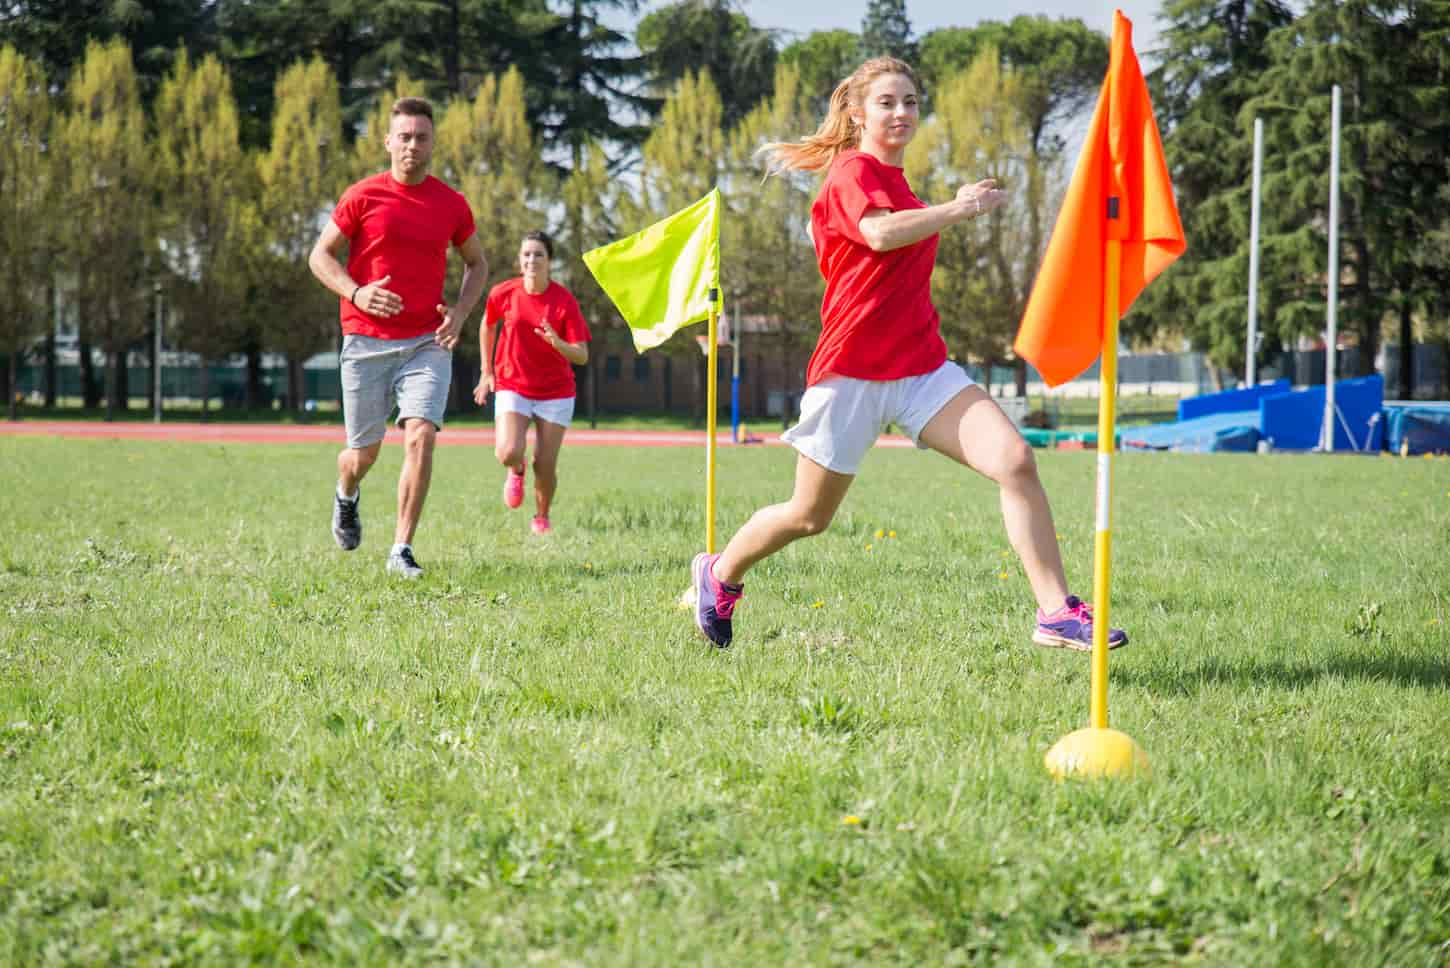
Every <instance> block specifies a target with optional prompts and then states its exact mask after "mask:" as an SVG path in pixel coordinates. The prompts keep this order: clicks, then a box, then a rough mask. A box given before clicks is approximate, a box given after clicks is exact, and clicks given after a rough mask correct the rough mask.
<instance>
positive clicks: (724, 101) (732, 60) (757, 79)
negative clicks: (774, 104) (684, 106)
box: [635, 0, 776, 129]
mask: <svg viewBox="0 0 1450 968" xmlns="http://www.w3.org/2000/svg"><path fill="white" fill-rule="evenodd" d="M635 41H636V43H637V44H638V45H639V49H640V50H641V51H642V52H643V53H644V59H645V65H646V69H647V71H648V80H649V86H650V88H651V90H653V91H655V92H657V93H662V92H665V91H668V90H669V89H670V88H672V87H673V86H674V84H675V82H676V81H678V80H679V79H680V78H682V77H684V76H685V73H686V72H687V71H696V72H708V73H709V74H710V79H711V80H713V81H714V82H715V87H716V89H717V90H719V92H720V102H721V105H722V107H723V109H724V124H725V127H726V128H727V129H729V128H733V127H735V125H736V124H737V123H738V122H739V120H740V119H741V118H742V117H744V116H745V113H746V112H747V111H749V110H750V109H751V108H753V107H754V106H755V105H756V104H757V103H759V102H760V100H761V99H762V98H764V97H766V96H768V95H769V94H770V85H771V81H772V79H773V78H774V74H775V59H776V46H775V38H774V37H773V36H772V34H771V32H770V31H769V30H765V29H762V28H760V27H756V26H755V25H754V24H752V23H751V22H750V19H749V18H748V17H746V16H745V14H743V13H740V12H739V11H737V10H734V9H732V5H731V2H730V0H678V2H676V3H672V4H669V5H667V6H664V7H661V8H660V9H658V10H656V11H654V12H653V13H651V14H650V15H649V16H647V17H645V18H644V20H642V21H640V24H639V29H638V30H637V31H636V33H635Z"/></svg>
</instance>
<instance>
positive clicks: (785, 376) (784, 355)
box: [780, 333, 790, 430]
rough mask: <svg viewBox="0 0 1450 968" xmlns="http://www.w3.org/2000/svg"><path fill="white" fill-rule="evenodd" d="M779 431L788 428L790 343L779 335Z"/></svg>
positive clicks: (782, 334) (783, 335)
mask: <svg viewBox="0 0 1450 968" xmlns="http://www.w3.org/2000/svg"><path fill="white" fill-rule="evenodd" d="M780 383H781V391H780V429H781V430H786V429H788V428H789V427H790V343H789V342H787V340H786V336H785V334H784V333H781V334H780Z"/></svg>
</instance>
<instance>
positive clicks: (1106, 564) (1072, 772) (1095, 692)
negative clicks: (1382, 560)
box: [1045, 199, 1148, 778]
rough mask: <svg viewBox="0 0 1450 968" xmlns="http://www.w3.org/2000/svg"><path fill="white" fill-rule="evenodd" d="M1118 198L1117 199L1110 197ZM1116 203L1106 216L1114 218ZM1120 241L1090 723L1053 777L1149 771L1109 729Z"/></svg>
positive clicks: (1065, 745)
mask: <svg viewBox="0 0 1450 968" xmlns="http://www.w3.org/2000/svg"><path fill="white" fill-rule="evenodd" d="M1112 201H1113V202H1114V203H1116V201H1117V199H1113V200H1112ZM1116 207H1117V206H1116V204H1113V205H1112V206H1110V209H1109V211H1110V212H1111V213H1112V214H1110V215H1109V217H1110V218H1115V217H1116ZM1122 245H1123V244H1122V242H1120V241H1119V240H1117V239H1108V240H1107V261H1108V265H1107V280H1106V282H1107V286H1106V287H1105V288H1106V292H1105V293H1104V296H1103V309H1104V313H1103V317H1104V322H1103V351H1102V365H1101V368H1100V371H1099V374H1100V380H1101V387H1102V392H1101V396H1100V399H1099V402H1098V450H1097V454H1098V492H1097V528H1096V536H1095V539H1094V541H1093V651H1092V672H1091V682H1090V686H1089V688H1090V692H1091V694H1090V697H1089V702H1088V717H1089V725H1088V727H1087V728H1086V729H1079V730H1077V731H1076V732H1072V733H1068V734H1067V735H1066V736H1064V737H1062V738H1061V739H1059V740H1058V741H1057V742H1056V743H1054V744H1053V745H1052V748H1051V749H1049V750H1048V751H1047V756H1046V758H1045V763H1046V766H1047V769H1048V771H1049V772H1050V773H1052V775H1053V776H1056V777H1058V778H1062V777H1066V776H1090V777H1104V776H1132V775H1134V774H1137V773H1146V772H1148V756H1147V754H1145V753H1144V752H1143V751H1142V749H1140V748H1139V746H1138V744H1137V743H1135V742H1133V738H1132V737H1131V736H1128V735H1127V734H1126V733H1121V732H1119V731H1118V730H1116V729H1109V728H1108V627H1109V622H1110V620H1111V615H1112V609H1111V603H1110V602H1109V596H1110V594H1111V590H1112V582H1111V578H1112V550H1113V527H1112V525H1113V520H1112V508H1113V452H1114V451H1115V450H1116V449H1117V429H1116V427H1115V422H1116V416H1117V404H1118V307H1119V304H1120V297H1119V293H1118V287H1119V284H1120V281H1121V278H1120V267H1121V262H1122Z"/></svg>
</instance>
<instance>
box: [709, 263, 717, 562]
mask: <svg viewBox="0 0 1450 968" xmlns="http://www.w3.org/2000/svg"><path fill="white" fill-rule="evenodd" d="M717 301H718V300H717V294H716V290H714V289H711V290H710V333H709V337H708V339H709V341H710V346H709V352H708V356H709V362H708V363H707V364H706V369H707V372H706V375H705V551H706V553H707V554H712V555H713V554H714V553H715V418H716V410H717V409H718V407H717V402H716V401H717V395H718V387H717V385H716V384H717V383H718V380H717V379H716V375H717V372H718V370H719V360H720V355H719V353H720V347H719V346H718V345H716V340H717V338H718V335H719V325H720V323H719V318H718V315H717V314H716V311H715V306H716V302H717Z"/></svg>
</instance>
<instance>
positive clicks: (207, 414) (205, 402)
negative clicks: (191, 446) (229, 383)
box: [201, 357, 211, 423]
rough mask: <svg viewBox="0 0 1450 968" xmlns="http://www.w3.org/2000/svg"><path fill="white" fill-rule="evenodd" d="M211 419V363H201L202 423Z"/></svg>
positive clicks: (204, 359)
mask: <svg viewBox="0 0 1450 968" xmlns="http://www.w3.org/2000/svg"><path fill="white" fill-rule="evenodd" d="M210 419H211V361H210V360H208V359H206V358H205V357H203V358H202V361H201V422H202V423H206V422H207V421H208V420H210Z"/></svg>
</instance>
